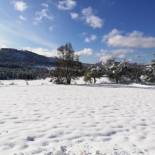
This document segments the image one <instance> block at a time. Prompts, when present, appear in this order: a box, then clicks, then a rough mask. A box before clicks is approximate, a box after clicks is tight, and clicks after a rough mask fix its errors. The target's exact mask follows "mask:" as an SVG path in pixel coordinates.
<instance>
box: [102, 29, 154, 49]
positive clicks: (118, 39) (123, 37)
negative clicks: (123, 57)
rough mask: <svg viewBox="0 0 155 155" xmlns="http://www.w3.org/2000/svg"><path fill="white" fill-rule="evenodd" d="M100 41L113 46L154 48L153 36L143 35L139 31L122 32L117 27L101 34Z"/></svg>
mask: <svg viewBox="0 0 155 155" xmlns="http://www.w3.org/2000/svg"><path fill="white" fill-rule="evenodd" d="M102 41H103V42H105V43H106V44H107V45H109V46H113V47H123V48H155V37H152V36H145V35H144V34H143V33H142V32H139V31H133V32H131V33H127V34H124V33H123V32H121V31H119V30H117V29H113V30H112V31H111V32H110V33H109V34H107V35H105V36H103V40H102Z"/></svg>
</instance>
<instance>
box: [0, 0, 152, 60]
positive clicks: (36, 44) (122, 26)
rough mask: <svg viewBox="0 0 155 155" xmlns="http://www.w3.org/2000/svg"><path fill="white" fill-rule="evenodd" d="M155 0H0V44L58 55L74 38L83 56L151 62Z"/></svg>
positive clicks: (77, 51)
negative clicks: (62, 46) (58, 50)
mask: <svg viewBox="0 0 155 155" xmlns="http://www.w3.org/2000/svg"><path fill="white" fill-rule="evenodd" d="M154 15H155V1H154V0H0V48H2V47H11V48H18V49H28V50H32V51H34V52H36V53H38V54H42V55H46V56H55V55H56V48H57V47H59V46H60V45H62V44H64V43H65V42H71V43H72V45H73V47H74V49H75V51H76V53H77V54H78V55H80V57H81V60H82V61H83V62H89V63H94V62H97V61H103V62H105V61H106V60H107V59H110V58H117V59H121V60H129V61H132V62H134V61H139V62H149V61H150V60H151V59H153V56H154V54H155V18H154Z"/></svg>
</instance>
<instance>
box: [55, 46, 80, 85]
mask: <svg viewBox="0 0 155 155" xmlns="http://www.w3.org/2000/svg"><path fill="white" fill-rule="evenodd" d="M58 55H59V60H58V64H57V68H56V70H55V76H56V83H64V84H71V80H72V79H74V78H76V77H78V75H79V74H80V68H81V67H82V65H81V63H80V62H79V58H78V56H77V55H76V54H75V51H74V50H73V48H72V45H71V44H70V43H67V44H65V45H63V46H60V47H59V48H58Z"/></svg>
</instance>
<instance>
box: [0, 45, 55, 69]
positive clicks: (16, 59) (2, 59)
mask: <svg viewBox="0 0 155 155" xmlns="http://www.w3.org/2000/svg"><path fill="white" fill-rule="evenodd" d="M56 61H57V58H49V57H46V56H42V55H38V54H36V53H33V52H30V51H26V50H17V49H11V48H2V49H0V66H3V67H5V66H6V67H13V66H23V67H24V66H31V67H32V66H55V65H56Z"/></svg>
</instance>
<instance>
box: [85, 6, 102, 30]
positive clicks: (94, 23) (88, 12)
mask: <svg viewBox="0 0 155 155" xmlns="http://www.w3.org/2000/svg"><path fill="white" fill-rule="evenodd" d="M82 15H83V19H84V20H85V22H86V23H87V24H88V25H89V26H90V27H92V28H94V29H96V28H102V26H103V24H104V21H103V20H102V19H101V18H100V17H98V16H96V15H94V13H93V9H92V8H91V7H88V8H84V9H83V10H82Z"/></svg>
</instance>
